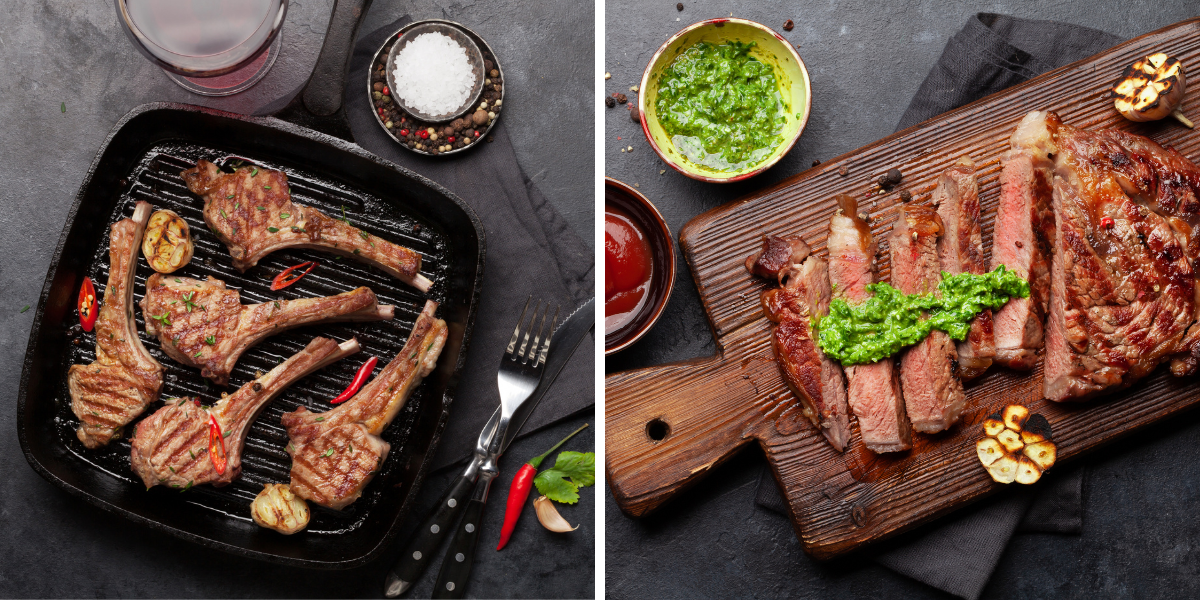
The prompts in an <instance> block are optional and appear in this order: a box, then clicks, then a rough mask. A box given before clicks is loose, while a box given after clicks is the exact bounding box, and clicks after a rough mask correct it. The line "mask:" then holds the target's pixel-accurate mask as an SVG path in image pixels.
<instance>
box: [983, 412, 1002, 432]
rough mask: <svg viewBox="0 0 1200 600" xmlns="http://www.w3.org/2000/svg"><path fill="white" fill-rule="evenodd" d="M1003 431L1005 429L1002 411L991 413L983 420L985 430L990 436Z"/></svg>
mask: <svg viewBox="0 0 1200 600" xmlns="http://www.w3.org/2000/svg"><path fill="white" fill-rule="evenodd" d="M1001 431H1004V417H1001V416H1000V413H995V414H992V415H989V416H988V418H986V419H984V420H983V432H984V433H985V434H987V435H988V436H990V437H996V436H997V435H1000V432H1001Z"/></svg>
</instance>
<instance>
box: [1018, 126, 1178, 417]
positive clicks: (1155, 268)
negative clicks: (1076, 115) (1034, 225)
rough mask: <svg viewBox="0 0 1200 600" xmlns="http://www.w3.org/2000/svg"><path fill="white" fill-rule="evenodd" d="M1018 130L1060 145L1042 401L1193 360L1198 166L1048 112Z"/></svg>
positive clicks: (1122, 383) (1124, 382) (1115, 385)
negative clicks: (1179, 359)
mask: <svg viewBox="0 0 1200 600" xmlns="http://www.w3.org/2000/svg"><path fill="white" fill-rule="evenodd" d="M1022 126H1025V127H1029V128H1030V129H1034V130H1036V131H1037V132H1038V134H1039V135H1041V136H1045V137H1047V138H1049V139H1050V140H1051V142H1052V144H1053V146H1054V147H1055V148H1056V150H1057V151H1056V152H1055V155H1054V173H1055V177H1054V183H1053V203H1054V211H1055V214H1056V216H1057V228H1056V231H1057V237H1056V241H1055V246H1056V252H1055V254H1054V261H1053V265H1052V267H1051V291H1050V316H1049V319H1048V324H1047V328H1046V363H1045V389H1044V392H1045V395H1046V397H1047V398H1049V399H1051V400H1056V401H1063V400H1080V399H1084V398H1088V397H1090V396H1093V395H1095V394H1097V393H1100V392H1104V391H1111V390H1114V389H1120V388H1123V387H1127V386H1129V385H1131V384H1132V383H1133V382H1134V381H1136V380H1137V379H1139V378H1141V377H1142V376H1144V375H1146V374H1147V373H1149V372H1150V371H1152V370H1153V369H1154V368H1155V367H1156V366H1157V365H1159V364H1160V363H1162V362H1165V361H1167V360H1170V359H1171V358H1173V355H1176V354H1177V353H1180V352H1184V353H1185V354H1184V358H1185V359H1186V358H1190V357H1191V356H1192V355H1191V349H1190V348H1189V346H1188V341H1189V340H1187V339H1186V338H1185V333H1187V330H1188V327H1189V326H1192V324H1193V323H1194V322H1195V320H1196V310H1197V301H1196V295H1197V289H1196V277H1195V274H1194V272H1193V271H1192V260H1194V259H1195V258H1196V255H1195V253H1196V250H1197V243H1196V240H1194V239H1192V236H1191V234H1192V222H1194V221H1195V219H1196V218H1197V215H1198V213H1200V202H1198V201H1197V195H1198V194H1200V169H1197V167H1196V166H1195V165H1193V164H1191V163H1190V162H1189V161H1187V159H1185V158H1183V157H1182V156H1181V155H1180V154H1179V153H1178V152H1175V151H1173V150H1166V149H1164V148H1162V147H1161V146H1159V145H1157V144H1155V143H1154V142H1152V141H1150V140H1148V139H1146V138H1142V137H1140V136H1135V135H1131V134H1128V133H1122V132H1117V131H1096V132H1093V131H1087V130H1083V129H1077V128H1074V127H1071V126H1069V125H1066V124H1063V123H1061V122H1059V121H1058V119H1057V118H1056V117H1055V116H1054V115H1053V113H1049V114H1047V113H1032V114H1030V115H1028V116H1026V117H1025V120H1024V121H1022ZM1185 366H1186V365H1185ZM1183 370H1186V369H1183ZM1178 372H1179V371H1177V373H1178Z"/></svg>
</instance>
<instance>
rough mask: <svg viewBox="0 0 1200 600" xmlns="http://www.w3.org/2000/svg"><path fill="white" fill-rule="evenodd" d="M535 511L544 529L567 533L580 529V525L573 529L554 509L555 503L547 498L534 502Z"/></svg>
mask: <svg viewBox="0 0 1200 600" xmlns="http://www.w3.org/2000/svg"><path fill="white" fill-rule="evenodd" d="M533 509H534V510H536V511H537V518H538V521H539V522H540V523H541V524H542V527H545V528H546V529H549V530H550V531H553V532H555V533H566V532H568V531H575V530H576V529H579V526H578V525H576V526H574V527H571V524H570V523H568V522H567V520H566V519H564V518H562V515H560V514H558V509H557V508H554V502H553V501H552V500H550V499H549V498H547V497H545V496H540V497H538V499H537V500H534V501H533Z"/></svg>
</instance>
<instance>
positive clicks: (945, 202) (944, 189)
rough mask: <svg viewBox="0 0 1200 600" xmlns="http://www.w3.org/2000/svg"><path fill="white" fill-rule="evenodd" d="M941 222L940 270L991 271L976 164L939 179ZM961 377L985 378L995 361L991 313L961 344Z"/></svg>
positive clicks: (966, 162)
mask: <svg viewBox="0 0 1200 600" xmlns="http://www.w3.org/2000/svg"><path fill="white" fill-rule="evenodd" d="M933 202H934V204H936V205H937V212H938V216H939V217H940V218H941V220H942V228H943V233H942V237H941V238H939V239H938V258H939V260H940V262H941V269H942V270H943V271H945V272H947V273H950V274H951V275H957V274H959V273H974V274H976V275H980V274H983V273H986V272H987V271H988V268H987V261H986V259H985V258H984V255H983V230H982V229H981V225H980V218H979V183H978V181H977V180H976V179H975V163H974V162H972V161H971V159H969V158H966V157H964V158H961V159H959V161H958V163H957V164H955V165H954V166H953V167H951V168H949V169H947V170H946V171H945V172H944V173H942V176H941V177H940V178H939V179H938V185H937V188H936V189H935V190H934V191H933ZM956 346H957V347H958V376H959V378H961V379H962V380H963V381H967V380H970V379H974V378H976V377H979V376H980V375H983V373H984V372H985V371H987V370H988V367H990V366H992V360H993V359H994V358H995V357H996V342H995V339H994V337H993V327H992V309H990V308H985V309H983V311H981V312H980V313H979V314H978V315H976V316H975V318H974V319H973V320H972V321H971V330H970V331H969V332H968V333H967V339H965V340H963V341H961V342H958V343H957V344H956Z"/></svg>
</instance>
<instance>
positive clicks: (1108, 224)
mask: <svg viewBox="0 0 1200 600" xmlns="http://www.w3.org/2000/svg"><path fill="white" fill-rule="evenodd" d="M1114 224H1115V223H1114V222H1113V220H1112V217H1104V218H1102V219H1100V226H1101V227H1103V228H1105V229H1112V226H1113V225H1114Z"/></svg>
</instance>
